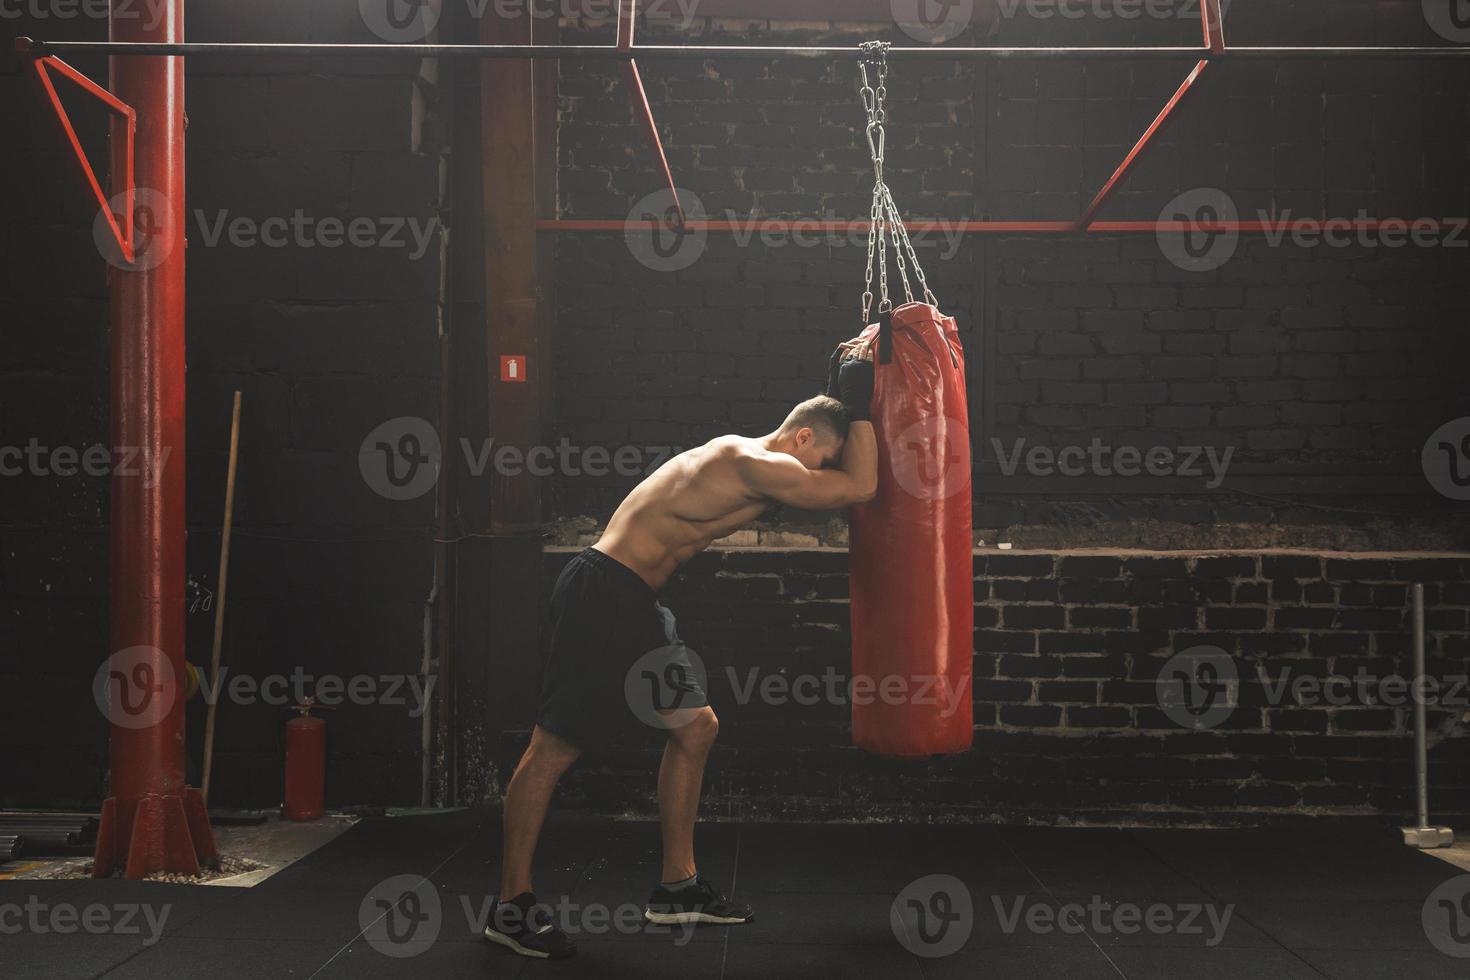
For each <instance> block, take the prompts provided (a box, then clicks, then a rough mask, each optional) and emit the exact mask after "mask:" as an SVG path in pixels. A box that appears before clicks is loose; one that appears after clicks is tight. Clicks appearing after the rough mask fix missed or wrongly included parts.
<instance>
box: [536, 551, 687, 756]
mask: <svg viewBox="0 0 1470 980" xmlns="http://www.w3.org/2000/svg"><path fill="white" fill-rule="evenodd" d="M542 638H543V639H542V646H543V653H542V659H541V696H540V704H539V707H538V710H537V714H536V724H537V725H539V726H540V727H542V728H544V729H546V730H547V731H548V732H551V733H552V734H553V735H558V736H560V737H562V738H564V739H566V740H567V741H569V742H571V743H572V744H573V745H576V746H577V747H578V748H583V749H587V748H594V747H596V746H597V745H600V744H604V743H608V742H626V741H629V740H632V739H634V738H636V737H637V736H638V735H639V734H640V733H643V734H646V733H647V732H649V731H656V730H660V729H661V728H663V727H665V726H661V725H660V724H659V721H660V718H661V717H662V713H663V712H667V711H668V710H670V709H673V708H690V707H703V706H704V705H706V704H708V703H709V702H708V700H707V698H706V697H705V693H704V691H705V687H704V675H703V669H702V665H700V664H699V658H698V657H697V656H695V655H694V654H693V653H692V651H690V650H689V648H688V647H686V646H685V645H684V644H683V642H681V641H680V639H679V633H678V628H677V625H676V624H675V622H674V614H673V613H671V612H669V610H668V607H667V606H665V605H663V604H662V603H661V602H659V601H658V596H657V594H656V593H655V592H654V591H653V589H652V588H650V587H649V585H648V583H647V582H645V581H643V579H641V578H639V576H638V573H637V572H635V571H633V570H632V569H631V568H629V567H628V566H626V565H624V564H623V563H621V562H619V561H617V560H616V559H614V558H611V557H609V556H608V555H605V554H603V553H602V552H600V551H598V550H597V549H595V548H588V549H587V550H585V551H583V552H582V553H581V554H579V555H577V556H576V557H575V558H573V559H572V560H571V561H569V562H567V565H566V567H565V568H563V569H562V572H561V575H559V576H558V577H557V580H556V585H555V587H554V588H553V589H552V592H551V608H550V610H549V611H548V616H547V621H546V626H545V629H544V631H543V634H542Z"/></svg>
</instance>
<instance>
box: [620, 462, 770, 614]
mask: <svg viewBox="0 0 1470 980" xmlns="http://www.w3.org/2000/svg"><path fill="white" fill-rule="evenodd" d="M759 451H760V450H759V446H758V445H757V440H755V439H747V438H745V437H743V436H721V437H719V438H718V439H714V440H711V441H710V442H707V443H705V444H704V445H703V446H700V447H698V448H697V449H691V450H689V451H688V452H684V453H680V454H679V455H678V456H675V457H674V458H673V459H671V460H669V461H668V462H667V463H665V464H664V465H663V466H661V467H660V468H659V469H658V470H656V471H655V472H654V473H653V475H652V476H650V477H648V479H646V480H644V481H643V482H642V483H640V484H638V486H637V487H636V488H634V490H633V492H632V493H630V494H628V496H627V499H625V500H624V501H623V502H622V504H621V505H620V506H619V507H618V509H617V512H616V513H614V514H613V517H612V520H611V521H609V522H608V525H607V530H606V531H604V532H603V535H602V538H601V540H599V541H598V542H597V544H596V545H594V547H595V548H597V550H598V551H601V552H602V553H604V554H606V555H608V556H609V557H612V558H616V559H617V560H618V561H620V562H622V563H623V564H624V565H627V566H628V567H629V568H631V569H632V570H633V571H635V572H637V573H638V575H639V577H640V578H642V579H643V580H644V581H645V582H647V583H648V584H649V585H650V586H651V587H653V588H654V589H658V588H661V587H662V586H663V584H664V583H665V582H666V581H668V579H669V576H671V575H673V574H674V570H675V569H677V568H678V567H679V566H680V565H682V564H683V563H684V562H686V561H688V560H689V559H690V558H691V557H693V556H694V555H695V554H697V553H699V552H700V551H703V550H704V549H705V548H707V547H709V545H710V543H711V542H713V541H715V540H717V539H719V538H722V537H724V536H725V535H727V534H730V533H731V532H732V531H735V530H737V529H738V528H740V527H742V526H744V525H746V524H748V523H750V522H751V521H753V520H755V519H756V518H757V517H759V516H760V515H761V513H763V512H764V511H765V510H766V508H767V507H769V506H770V503H771V501H770V500H769V499H767V498H765V497H763V496H761V495H759V494H757V493H755V492H754V491H752V489H751V488H750V486H749V484H748V483H747V481H746V480H745V478H744V477H743V476H742V475H741V470H740V466H739V463H740V460H741V459H743V458H746V457H748V456H749V455H750V454H751V453H752V452H759Z"/></svg>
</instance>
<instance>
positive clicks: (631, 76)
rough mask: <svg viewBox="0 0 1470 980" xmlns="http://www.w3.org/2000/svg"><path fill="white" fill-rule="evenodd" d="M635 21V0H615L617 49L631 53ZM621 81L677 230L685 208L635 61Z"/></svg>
mask: <svg viewBox="0 0 1470 980" xmlns="http://www.w3.org/2000/svg"><path fill="white" fill-rule="evenodd" d="M637 18H638V0H618V50H619V51H632V50H633V33H634V28H635V26H636V22H637ZM623 78H624V80H625V81H626V82H627V83H628V97H629V98H631V99H632V100H633V112H634V114H636V115H637V116H638V121H639V123H640V124H642V126H643V134H644V135H645V136H647V137H648V141H649V143H650V144H652V146H653V154H654V157H655V158H656V160H657V162H658V167H659V170H660V171H661V172H662V173H663V176H664V186H666V187H667V188H668V190H669V194H670V195H671V196H672V203H673V206H674V207H673V213H674V221H675V223H676V225H675V226H676V227H679V228H682V227H684V205H683V204H682V203H680V201H679V188H678V187H676V186H674V172H673V170H671V169H670V168H669V158H668V156H667V155H666V154H665V153H664V141H663V139H662V138H661V137H660V136H659V134H658V123H657V122H655V121H654V118H653V107H652V106H650V105H649V104H648V92H647V91H646V90H645V89H644V88H643V76H642V75H640V74H639V73H638V62H637V61H634V60H633V59H631V58H630V59H628V61H627V63H626V64H624V65H623Z"/></svg>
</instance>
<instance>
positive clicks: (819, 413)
mask: <svg viewBox="0 0 1470 980" xmlns="http://www.w3.org/2000/svg"><path fill="white" fill-rule="evenodd" d="M851 422H852V416H851V415H849V414H848V411H847V407H846V406H845V405H843V404H842V403H841V402H840V401H838V400H837V399H835V398H830V397H828V396H827V395H817V396H816V397H815V398H808V399H807V400H806V401H804V402H802V403H801V404H800V405H797V406H796V407H795V408H793V409H792V410H791V414H790V415H788V416H786V421H785V422H784V423H783V424H782V426H781V428H783V429H786V430H787V431H791V430H795V429H804V428H810V429H813V430H815V431H818V432H824V433H826V434H827V435H830V436H832V437H833V438H834V439H838V440H841V439H846V438H847V427H848V425H849V424H850V423H851Z"/></svg>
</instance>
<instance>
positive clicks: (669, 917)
mask: <svg viewBox="0 0 1470 980" xmlns="http://www.w3.org/2000/svg"><path fill="white" fill-rule="evenodd" d="M643 918H645V919H647V920H648V921H649V922H653V923H656V924H658V925H661V926H672V925H682V924H684V923H689V922H706V923H710V924H712V925H719V926H734V925H739V924H741V923H742V922H749V921H751V920H752V919H754V918H755V913H754V912H752V911H751V909H750V906H749V905H737V904H735V903H734V902H731V901H730V900H729V899H727V898H725V896H724V895H722V894H721V893H720V890H719V889H718V888H716V887H715V886H714V885H712V884H710V883H709V881H707V880H706V879H705V878H703V877H699V876H697V877H695V879H694V884H692V885H690V886H689V887H687V888H681V889H679V890H678V891H670V890H669V889H667V888H665V887H664V886H663V885H659V886H658V887H657V888H655V889H654V890H653V894H652V895H650V896H649V898H648V908H646V909H644V910H643Z"/></svg>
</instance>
